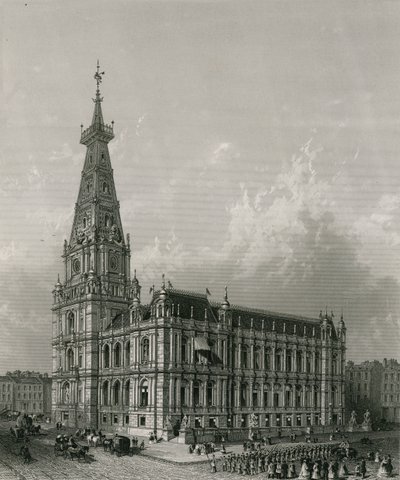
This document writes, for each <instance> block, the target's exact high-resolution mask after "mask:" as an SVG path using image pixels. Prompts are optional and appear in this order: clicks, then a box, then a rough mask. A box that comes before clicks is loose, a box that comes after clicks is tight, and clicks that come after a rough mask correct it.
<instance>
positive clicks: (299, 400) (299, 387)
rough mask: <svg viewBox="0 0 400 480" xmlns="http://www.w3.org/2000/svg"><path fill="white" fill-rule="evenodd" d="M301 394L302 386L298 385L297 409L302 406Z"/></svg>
mask: <svg viewBox="0 0 400 480" xmlns="http://www.w3.org/2000/svg"><path fill="white" fill-rule="evenodd" d="M301 393H302V387H301V385H296V407H301V406H302V401H301Z"/></svg>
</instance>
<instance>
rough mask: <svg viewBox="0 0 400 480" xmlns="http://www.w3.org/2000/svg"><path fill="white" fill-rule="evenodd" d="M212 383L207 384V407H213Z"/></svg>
mask: <svg viewBox="0 0 400 480" xmlns="http://www.w3.org/2000/svg"><path fill="white" fill-rule="evenodd" d="M214 387H215V385H214V382H207V406H209V407H211V406H212V405H215V395H214Z"/></svg>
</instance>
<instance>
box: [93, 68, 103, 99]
mask: <svg viewBox="0 0 400 480" xmlns="http://www.w3.org/2000/svg"><path fill="white" fill-rule="evenodd" d="M104 74H105V72H100V63H99V61H98V60H97V71H96V73H95V74H94V79H95V80H96V85H97V91H96V93H99V92H100V90H99V85H100V83H101V82H102V80H103V75H104Z"/></svg>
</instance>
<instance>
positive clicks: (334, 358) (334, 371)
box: [332, 354, 338, 375]
mask: <svg viewBox="0 0 400 480" xmlns="http://www.w3.org/2000/svg"><path fill="white" fill-rule="evenodd" d="M337 370H338V368H337V355H336V354H334V355H332V375H337Z"/></svg>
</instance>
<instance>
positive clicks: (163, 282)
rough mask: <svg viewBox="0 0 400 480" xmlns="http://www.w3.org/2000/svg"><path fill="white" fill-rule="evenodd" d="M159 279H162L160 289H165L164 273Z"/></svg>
mask: <svg viewBox="0 0 400 480" xmlns="http://www.w3.org/2000/svg"><path fill="white" fill-rule="evenodd" d="M161 278H162V284H161V285H162V288H163V289H165V274H164V273H163V274H162V275H161Z"/></svg>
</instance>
